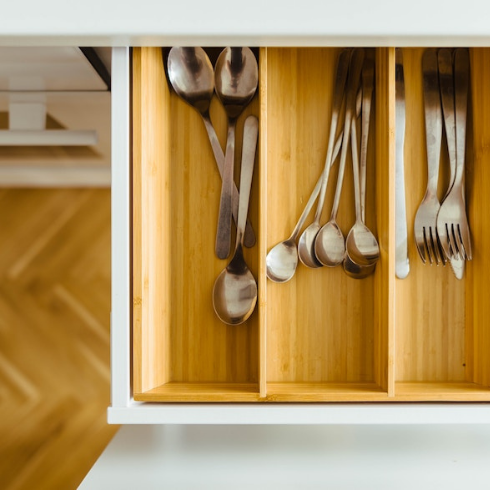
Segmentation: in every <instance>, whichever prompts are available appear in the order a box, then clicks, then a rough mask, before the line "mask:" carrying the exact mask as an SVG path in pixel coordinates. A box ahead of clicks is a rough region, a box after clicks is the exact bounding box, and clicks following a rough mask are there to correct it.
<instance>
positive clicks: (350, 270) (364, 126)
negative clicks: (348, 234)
mask: <svg viewBox="0 0 490 490" xmlns="http://www.w3.org/2000/svg"><path fill="white" fill-rule="evenodd" d="M373 88H374V62H373V60H371V59H369V58H366V59H365V60H364V67H363V70H362V119H361V162H360V193H361V216H362V220H363V221H365V219H366V170H367V147H368V146H367V145H368V140H369V124H370V119H371V102H372V95H373ZM357 110H359V109H357ZM355 139H357V138H355ZM353 140H354V138H353ZM352 144H354V142H353V143H352ZM356 144H357V143H356ZM343 267H344V272H345V273H346V274H347V275H348V276H349V277H352V278H353V279H364V278H365V277H368V276H370V275H371V274H373V272H374V271H375V269H376V264H373V265H368V266H361V265H358V264H356V263H355V262H353V261H352V259H351V258H350V257H349V255H347V254H346V256H345V259H344V263H343Z"/></svg>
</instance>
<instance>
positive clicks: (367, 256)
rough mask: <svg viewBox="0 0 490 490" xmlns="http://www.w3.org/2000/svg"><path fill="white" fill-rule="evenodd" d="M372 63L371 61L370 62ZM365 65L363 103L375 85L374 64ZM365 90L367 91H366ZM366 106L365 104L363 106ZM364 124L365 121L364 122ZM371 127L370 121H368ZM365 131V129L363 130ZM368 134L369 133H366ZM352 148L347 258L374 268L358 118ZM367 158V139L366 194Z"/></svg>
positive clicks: (376, 248) (375, 247)
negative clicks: (352, 205)
mask: <svg viewBox="0 0 490 490" xmlns="http://www.w3.org/2000/svg"><path fill="white" fill-rule="evenodd" d="M369 61H371V60H369ZM369 61H368V62H367V63H366V62H365V63H364V69H363V102H364V100H365V99H367V98H368V95H367V94H368V93H372V90H373V85H374V64H373V63H372V61H371V63H370V62H369ZM364 88H365V90H364ZM363 106H364V104H363ZM363 122H364V121H363ZM367 124H368V125H369V119H367ZM363 129H364V128H363ZM364 132H367V131H364ZM351 146H352V168H353V176H354V197H355V208H356V222H355V223H354V226H352V228H351V229H350V231H349V234H348V235H347V239H346V242H345V245H346V252H347V256H348V257H349V258H350V259H351V260H352V261H353V262H354V263H355V264H358V265H360V266H366V267H367V266H372V265H374V264H375V263H376V262H377V261H378V259H379V245H378V242H377V240H376V238H375V236H374V235H373V233H372V232H371V230H370V229H369V228H368V227H367V226H366V225H365V224H364V216H365V212H364V201H365V199H364V196H362V192H361V185H360V178H359V172H360V165H359V157H358V150H357V127H356V118H352V123H351ZM366 158H367V139H366V140H365V141H364V144H363V145H362V147H361V160H362V165H363V167H364V170H363V174H364V175H363V180H364V186H363V191H364V193H365V173H366V169H365V168H366Z"/></svg>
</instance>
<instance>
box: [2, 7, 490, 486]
mask: <svg viewBox="0 0 490 490" xmlns="http://www.w3.org/2000/svg"><path fill="white" fill-rule="evenodd" d="M241 9H242V10H240V7H239V5H238V4H230V3H229V2H224V1H217V0H214V1H211V2H208V3H204V2H199V1H196V0H194V1H192V2H187V3H179V2H174V3H170V2H156V1H140V2H130V1H120V2H116V1H104V2H101V1H97V2H95V1H94V0H88V1H85V2H83V3H79V4H76V5H73V4H71V3H69V2H62V1H58V0H47V1H45V2H42V3H38V2H34V1H32V0H29V1H28V2H22V3H21V2H17V3H11V4H9V5H8V7H6V8H4V9H3V12H2V16H1V17H0V46H32V45H44V46H49V45H58V46H67V45H70V46H113V47H117V48H118V51H119V56H120V57H121V60H122V58H124V56H125V55H124V52H125V51H126V49H125V48H126V47H129V46H164V45H165V46H171V45H202V46H223V45H230V44H231V45H249V46H357V45H363V46H475V47H476V46H483V47H488V46H490V24H489V22H488V19H490V5H487V4H485V3H484V2H481V1H468V2H465V3H464V4H461V3H460V2H455V1H446V2H442V1H437V2H430V3H429V2H426V1H424V2H422V1H413V2H410V3H409V4H407V3H406V2H400V1H396V2H385V1H381V0H376V1H372V2H369V3H368V2H363V1H359V0H356V1H352V2H350V3H348V4H346V3H342V2H338V3H332V4H329V3H327V2H320V1H305V2H289V1H273V2H258V1H250V2H247V3H245V4H243V5H242V6H241ZM120 68H122V69H123V71H124V69H127V67H124V66H122V65H121V66H120ZM117 70H118V68H117V67H116V71H115V72H113V77H117V76H118V71H117ZM128 84H129V79H128V78H126V79H125V80H124V82H123V83H122V85H121V84H118V82H117V79H114V81H113V98H115V99H113V100H118V98H122V99H126V100H129V99H128V94H129V92H128V90H129V86H128ZM113 111H114V112H113V160H112V162H113V168H112V172H113V174H112V182H113V202H114V208H113V209H114V210H115V209H117V212H116V213H115V214H113V293H112V294H113V296H112V297H113V304H112V329H113V344H112V349H113V352H112V355H113V393H112V395H113V399H112V407H111V408H110V412H109V417H110V421H111V422H113V423H123V424H128V425H125V426H123V427H122V428H121V430H120V432H119V433H118V435H117V436H116V437H115V438H114V440H113V441H112V443H111V444H110V445H109V446H108V448H107V449H106V451H105V453H104V454H103V455H102V456H101V458H100V459H99V461H98V462H97V463H96V465H95V466H94V468H93V469H92V471H91V472H90V473H89V474H88V475H87V478H86V479H85V481H84V482H83V483H82V485H81V487H80V488H83V489H89V490H92V489H99V488H101V489H102V488H121V489H125V488H135V487H138V488H140V487H141V488H150V489H153V488H155V489H156V488H172V489H179V488H213V489H220V488H238V489H239V488H280V489H285V488H286V489H287V488H330V487H331V488H338V489H342V488H345V489H350V488H361V487H362V488H376V489H384V488H386V489H390V488H399V489H405V488H407V489H408V488H414V487H416V486H418V487H420V488H445V489H452V488H454V489H456V488H458V489H460V488H471V489H478V488H482V489H483V488H488V481H489V477H490V468H489V465H488V463H487V462H488V460H489V458H490V426H489V425H488V424H489V422H490V409H489V408H488V404H485V403H481V404H480V403H476V404H470V405H468V406H466V405H459V404H452V405H451V404H420V405H399V404H392V405H382V406H377V405H369V404H366V405H363V404H359V405H355V404H354V405H351V406H348V407H345V410H344V411H343V410H342V409H343V407H342V406H341V405H328V404H326V405H314V406H302V405H300V404H299V405H290V406H288V405H280V406H277V407H275V406H271V407H269V406H253V407H252V406H250V407H248V406H247V405H238V406H229V407H227V406H218V407H217V408H216V410H214V408H213V407H212V406H206V405H188V406H184V407H180V406H179V405H168V406H167V405H165V406H162V407H161V409H160V407H159V406H158V405H153V406H148V405H146V404H138V403H135V402H133V401H132V396H131V380H130V344H129V342H130V336H129V328H130V325H129V320H130V319H129V287H130V284H129V277H130V271H129V235H128V230H129V208H127V212H126V211H122V212H121V208H120V206H121V204H123V205H124V204H128V205H129V180H128V177H129V170H128V165H129V146H128V143H129V134H128V133H127V129H128V127H129V115H128V112H129V106H125V107H119V108H117V107H113ZM121 134H126V135H127V136H126V138H127V139H126V138H123V139H120V135H121ZM489 328H490V320H489ZM200 408H202V410H200ZM280 412H284V413H283V414H281V413H280ZM133 424H136V425H133ZM152 424H153V425H152ZM242 424H246V425H242ZM295 424H301V425H295Z"/></svg>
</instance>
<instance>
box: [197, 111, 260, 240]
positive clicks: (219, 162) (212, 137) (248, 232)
mask: <svg viewBox="0 0 490 490" xmlns="http://www.w3.org/2000/svg"><path fill="white" fill-rule="evenodd" d="M202 119H203V121H204V126H205V127H206V131H207V132H208V138H209V142H210V143H211V148H212V149H213V154H214V159H215V161H216V166H217V167H218V170H219V175H220V177H221V179H223V167H224V165H225V155H224V154H223V150H222V149H221V145H220V143H219V140H218V136H217V135H216V131H215V130H214V126H213V124H212V123H211V119H210V118H209V114H202ZM238 198H239V195H238V189H237V187H236V184H235V182H233V189H232V194H231V205H232V213H233V219H234V220H235V223H238ZM255 242H256V238H255V233H254V230H253V228H252V225H251V224H250V221H247V224H246V225H245V237H244V239H243V243H244V245H245V246H246V247H248V248H250V247H253V246H254V245H255Z"/></svg>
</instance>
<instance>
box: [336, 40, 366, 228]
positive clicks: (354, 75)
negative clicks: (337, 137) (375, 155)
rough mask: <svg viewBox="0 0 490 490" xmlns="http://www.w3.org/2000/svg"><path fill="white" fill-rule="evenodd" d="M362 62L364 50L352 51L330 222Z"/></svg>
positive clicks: (341, 174)
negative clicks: (340, 151) (337, 172)
mask: <svg viewBox="0 0 490 490" xmlns="http://www.w3.org/2000/svg"><path fill="white" fill-rule="evenodd" d="M363 60H364V50H363V49H362V48H359V49H356V50H354V53H353V55H352V58H351V62H350V66H349V79H348V82H347V102H346V106H345V121H344V140H343V143H342V153H341V155H340V164H339V174H338V176H337V188H336V189H335V196H334V200H333V205H332V213H331V215H330V220H331V221H335V219H336V218H337V212H338V210H339V204H340V195H341V193H342V184H343V181H344V171H345V161H346V159H347V150H348V148H349V138H350V129H351V120H352V116H353V114H355V111H356V107H355V103H356V96H357V87H358V85H359V79H360V76H361V69H362V64H363Z"/></svg>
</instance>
